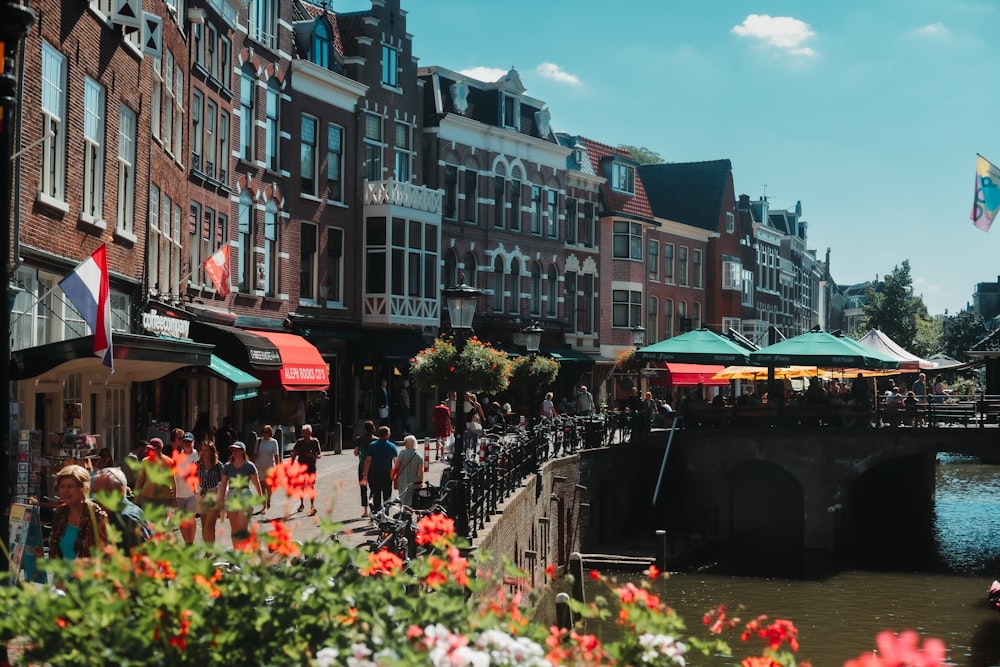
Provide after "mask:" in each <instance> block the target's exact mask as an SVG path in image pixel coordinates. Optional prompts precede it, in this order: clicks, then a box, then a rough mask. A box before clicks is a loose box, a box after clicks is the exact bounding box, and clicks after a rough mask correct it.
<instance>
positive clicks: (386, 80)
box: [382, 44, 399, 88]
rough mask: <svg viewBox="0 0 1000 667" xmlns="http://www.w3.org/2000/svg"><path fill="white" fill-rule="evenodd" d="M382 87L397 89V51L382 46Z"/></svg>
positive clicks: (386, 45) (392, 47) (388, 46)
mask: <svg viewBox="0 0 1000 667" xmlns="http://www.w3.org/2000/svg"><path fill="white" fill-rule="evenodd" d="M382 85H384V86H388V87H390V88H399V49H397V48H396V47H394V46H392V45H390V44H383V45H382Z"/></svg>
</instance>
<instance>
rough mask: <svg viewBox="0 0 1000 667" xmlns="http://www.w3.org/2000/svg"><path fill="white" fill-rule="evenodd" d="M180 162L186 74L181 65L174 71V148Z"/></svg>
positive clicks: (182, 156)
mask: <svg viewBox="0 0 1000 667" xmlns="http://www.w3.org/2000/svg"><path fill="white" fill-rule="evenodd" d="M172 152H173V154H174V157H175V158H176V159H177V161H178V162H180V161H182V160H183V159H184V72H183V71H181V67H180V65H177V66H176V67H175V69H174V146H173V151H172Z"/></svg>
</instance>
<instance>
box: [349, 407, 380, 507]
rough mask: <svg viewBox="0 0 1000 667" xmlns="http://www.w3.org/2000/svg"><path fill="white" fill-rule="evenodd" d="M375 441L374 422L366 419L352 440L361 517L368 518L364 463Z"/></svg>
mask: <svg viewBox="0 0 1000 667" xmlns="http://www.w3.org/2000/svg"><path fill="white" fill-rule="evenodd" d="M374 440H376V437H375V422H373V421H372V420H371V419H366V420H365V422H364V423H363V424H362V425H361V433H360V434H358V435H357V436H356V437H355V438H354V455H355V456H357V457H358V487H359V488H360V489H361V508H362V509H361V516H362V517H366V516H368V484H367V483H365V481H364V478H365V461H366V460H367V459H368V447H369V446H370V445H371V444H372V442H373V441H374Z"/></svg>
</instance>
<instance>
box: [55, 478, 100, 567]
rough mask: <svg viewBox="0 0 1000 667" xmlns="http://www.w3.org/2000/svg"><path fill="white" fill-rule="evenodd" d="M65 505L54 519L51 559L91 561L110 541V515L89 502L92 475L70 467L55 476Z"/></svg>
mask: <svg viewBox="0 0 1000 667" xmlns="http://www.w3.org/2000/svg"><path fill="white" fill-rule="evenodd" d="M56 491H58V492H59V497H60V498H61V499H62V504H61V505H59V507H57V508H56V510H55V514H54V515H53V517H52V532H51V533H50V534H49V557H50V558H65V559H67V560H73V559H76V558H89V557H90V556H92V555H93V552H94V550H95V549H100V548H101V547H103V546H104V544H105V543H107V541H108V533H107V528H108V514H107V512H105V511H104V510H103V509H101V506H100V505H98V504H97V503H95V502H94V501H93V500H91V499H90V472H88V471H87V469H86V468H84V467H83V466H78V465H68V466H66V467H65V468H63V469H62V470H60V471H59V472H58V473H56Z"/></svg>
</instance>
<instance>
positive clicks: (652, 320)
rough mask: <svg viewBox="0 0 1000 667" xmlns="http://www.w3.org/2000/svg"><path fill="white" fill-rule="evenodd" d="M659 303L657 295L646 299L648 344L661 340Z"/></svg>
mask: <svg viewBox="0 0 1000 667" xmlns="http://www.w3.org/2000/svg"><path fill="white" fill-rule="evenodd" d="M659 304H660V302H659V301H658V300H657V299H656V297H653V296H651V297H649V298H648V299H646V344H647V345H649V344H651V343H655V342H657V341H659V340H660V332H659V328H660V320H659Z"/></svg>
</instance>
